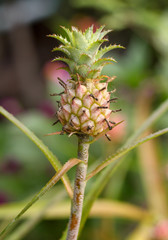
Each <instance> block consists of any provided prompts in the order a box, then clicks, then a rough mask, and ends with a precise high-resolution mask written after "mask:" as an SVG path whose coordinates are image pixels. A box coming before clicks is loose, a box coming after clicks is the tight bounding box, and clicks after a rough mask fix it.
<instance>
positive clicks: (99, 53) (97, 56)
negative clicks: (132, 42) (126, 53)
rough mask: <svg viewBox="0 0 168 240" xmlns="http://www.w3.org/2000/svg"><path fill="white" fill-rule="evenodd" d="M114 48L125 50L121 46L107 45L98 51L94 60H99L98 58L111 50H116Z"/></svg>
mask: <svg viewBox="0 0 168 240" xmlns="http://www.w3.org/2000/svg"><path fill="white" fill-rule="evenodd" d="M116 48H123V49H125V48H124V47H122V46H121V45H116V44H114V45H109V46H107V47H104V48H101V49H100V50H99V51H98V53H97V54H96V56H95V58H96V59H99V58H101V57H102V56H103V55H104V54H106V53H107V52H109V51H111V50H113V49H116Z"/></svg>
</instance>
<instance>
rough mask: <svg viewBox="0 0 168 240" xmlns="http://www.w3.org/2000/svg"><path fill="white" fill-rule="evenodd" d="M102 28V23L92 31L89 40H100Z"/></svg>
mask: <svg viewBox="0 0 168 240" xmlns="http://www.w3.org/2000/svg"><path fill="white" fill-rule="evenodd" d="M103 29H104V25H103V26H101V27H100V28H97V30H96V32H95V33H93V35H92V38H91V39H90V41H91V42H95V41H97V40H101V39H102V38H101V37H100V34H101V32H102V30H103Z"/></svg>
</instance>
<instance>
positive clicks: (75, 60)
mask: <svg viewBox="0 0 168 240" xmlns="http://www.w3.org/2000/svg"><path fill="white" fill-rule="evenodd" d="M62 28H63V30H64V31H65V32H66V34H67V38H64V37H62V36H61V35H57V34H52V35H49V37H53V38H55V39H57V40H59V41H60V42H61V43H62V44H61V45H60V46H59V47H55V48H54V49H53V51H61V52H63V53H64V54H65V55H66V57H57V58H55V59H54V60H53V61H63V62H65V63H66V64H67V65H68V66H69V72H70V74H71V77H72V79H74V80H75V79H79V77H80V79H81V80H83V81H84V80H85V79H93V78H97V77H99V75H100V74H101V70H102V68H103V66H104V65H106V64H110V63H113V62H116V61H115V59H114V58H112V57H108V58H102V57H103V56H104V55H105V54H106V53H107V52H109V51H111V50H113V49H116V48H124V47H122V46H120V45H116V44H114V45H109V46H105V47H101V48H100V46H101V45H102V43H104V42H107V41H108V39H106V38H104V36H105V35H106V34H107V33H109V32H111V30H104V26H101V27H100V28H98V29H97V30H96V31H95V32H94V31H93V25H92V26H91V27H89V28H88V29H86V31H85V32H82V31H80V30H78V29H77V28H76V27H72V30H69V29H68V28H66V27H62Z"/></svg>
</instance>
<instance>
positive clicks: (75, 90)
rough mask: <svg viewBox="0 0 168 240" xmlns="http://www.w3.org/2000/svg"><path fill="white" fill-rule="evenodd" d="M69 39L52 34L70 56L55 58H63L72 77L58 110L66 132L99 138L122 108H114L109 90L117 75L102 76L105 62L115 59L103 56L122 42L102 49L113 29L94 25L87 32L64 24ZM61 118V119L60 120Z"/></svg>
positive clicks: (63, 129)
mask: <svg viewBox="0 0 168 240" xmlns="http://www.w3.org/2000/svg"><path fill="white" fill-rule="evenodd" d="M62 28H63V29H64V31H65V32H66V34H67V38H63V37H62V36H60V35H56V34H53V35H49V36H50V37H53V38H56V39H57V40H59V41H60V42H61V43H62V45H60V46H59V47H56V48H54V49H53V51H61V52H63V53H64V54H65V55H66V57H57V58H55V59H54V60H53V61H63V62H65V63H66V64H67V65H68V66H69V71H70V74H71V79H69V80H68V83H67V84H65V83H64V82H63V81H62V80H61V79H59V80H60V84H61V85H62V87H63V88H64V92H63V93H61V100H60V107H59V109H58V111H57V117H58V121H60V122H61V124H62V125H63V128H62V133H64V132H65V133H68V134H70V135H71V134H73V133H75V134H87V135H90V136H93V137H96V136H97V135H98V134H100V133H103V132H106V131H108V130H109V129H110V130H111V129H112V126H111V124H113V122H110V121H109V118H110V114H111V113H112V112H115V111H118V110H115V111H114V110H110V109H109V106H110V102H111V101H113V100H115V99H116V98H112V99H110V95H111V92H108V90H107V87H108V82H110V81H111V80H113V79H114V78H109V77H108V76H101V70H102V68H103V66H104V65H105V64H109V63H113V62H115V60H114V59H113V58H102V56H103V55H104V54H105V53H107V52H108V51H110V50H112V49H115V48H122V47H121V46H120V45H109V46H108V47H104V48H100V46H101V44H102V43H104V42H106V41H108V40H107V39H106V38H104V36H105V35H106V34H107V33H108V32H109V31H105V30H103V29H104V26H102V27H100V28H99V29H97V30H96V32H93V26H92V27H89V28H88V29H87V30H86V31H85V32H81V31H79V30H78V29H77V28H75V27H72V30H71V31H70V30H69V29H67V28H65V27H62ZM58 121H57V122H58Z"/></svg>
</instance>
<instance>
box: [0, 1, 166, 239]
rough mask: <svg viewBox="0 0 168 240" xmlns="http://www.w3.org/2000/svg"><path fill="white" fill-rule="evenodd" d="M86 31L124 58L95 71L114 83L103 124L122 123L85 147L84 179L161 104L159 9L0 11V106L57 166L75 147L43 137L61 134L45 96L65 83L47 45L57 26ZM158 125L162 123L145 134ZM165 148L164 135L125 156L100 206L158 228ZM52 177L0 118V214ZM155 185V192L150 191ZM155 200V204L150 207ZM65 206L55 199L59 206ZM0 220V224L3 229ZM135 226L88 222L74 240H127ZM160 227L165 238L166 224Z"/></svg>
mask: <svg viewBox="0 0 168 240" xmlns="http://www.w3.org/2000/svg"><path fill="white" fill-rule="evenodd" d="M92 24H93V25H94V26H95V29H96V27H98V26H100V25H105V26H106V28H108V29H113V31H112V32H111V33H109V34H108V39H109V42H110V43H111V44H115V43H116V44H121V45H122V46H124V47H126V49H125V50H123V49H118V50H114V51H112V52H110V53H109V55H111V56H113V57H114V58H115V59H116V60H117V62H118V63H117V64H114V65H108V66H106V67H104V69H103V72H102V73H103V74H106V75H109V76H114V75H115V76H117V79H116V80H115V81H113V83H112V84H111V85H110V87H109V88H110V89H114V88H116V89H117V91H116V93H115V95H116V97H119V101H118V102H117V104H116V105H115V108H118V107H119V108H122V112H121V113H116V114H114V116H113V119H112V120H113V121H121V120H124V123H122V124H121V125H119V126H118V127H116V129H114V130H113V131H112V132H111V133H110V135H111V138H112V142H108V141H107V139H105V138H104V137H103V138H101V139H100V140H98V141H97V142H96V143H94V144H93V145H92V146H91V150H90V159H89V168H90V169H93V168H94V166H95V165H96V164H98V163H99V162H101V161H102V160H104V159H105V158H106V156H108V155H109V154H111V153H113V152H114V151H115V150H116V149H117V148H118V147H119V146H120V145H121V144H122V143H124V142H125V140H126V139H127V137H128V136H129V135H130V134H131V133H133V132H134V130H135V129H137V128H138V126H139V125H140V124H141V123H142V122H143V121H144V120H145V119H146V118H147V117H148V116H149V115H150V114H151V113H152V111H153V110H154V109H156V108H157V107H158V106H159V104H161V103H162V102H163V101H164V100H165V99H167V98H168V2H167V0H153V1H144V0H134V1H133V0H127V1H124V0H92V1H91V0H67V1H66V0H48V1H45V0H29V1H26V0H18V1H15V0H11V1H10V0H8V1H7V0H4V1H3V0H1V1H0V105H2V106H3V107H4V108H5V109H7V110H8V111H9V112H11V113H13V114H14V115H15V116H16V117H17V118H18V119H19V120H21V121H22V122H23V123H24V124H25V125H26V126H28V127H29V128H30V129H31V130H32V131H33V132H34V133H35V134H36V135H37V136H38V137H40V138H41V139H42V140H43V141H44V142H45V143H46V144H47V145H48V146H49V148H50V149H51V150H53V152H54V153H55V154H56V156H57V157H58V158H59V160H60V161H61V162H62V163H64V162H66V161H67V160H68V159H70V158H71V157H76V152H77V147H76V144H77V140H76V137H75V136H73V137H71V138H68V137H67V136H50V137H46V136H44V135H45V134H47V133H51V132H55V131H59V130H60V128H61V126H59V125H57V126H52V123H53V122H54V121H55V120H56V117H55V112H56V108H57V107H58V106H57V103H56V98H53V97H50V93H54V92H60V91H61V88H60V86H59V85H58V82H57V77H60V78H62V79H66V78H67V77H68V73H67V72H66V71H65V70H62V69H59V68H60V66H62V64H63V63H61V62H59V63H51V60H52V59H53V58H54V57H55V53H52V52H51V50H52V48H53V47H55V46H58V44H59V43H58V42H57V41H56V40H53V39H50V38H47V37H46V35H48V34H50V33H61V34H62V30H61V28H60V25H63V26H67V27H70V26H71V25H73V26H77V27H78V28H80V29H82V30H85V29H86V28H87V27H88V26H91V25H92ZM57 54H59V53H57ZM167 125H168V113H166V114H164V116H163V117H162V118H161V119H159V121H158V122H157V123H156V124H155V125H154V126H153V128H152V129H150V130H149V132H153V131H154V130H157V129H161V128H164V127H167ZM167 146H168V136H167V135H165V136H163V137H160V138H159V139H157V140H155V141H152V142H151V143H150V144H146V145H145V146H144V147H143V146H142V147H141V148H138V149H137V150H136V151H133V152H131V153H130V154H129V155H127V156H126V157H125V159H124V162H123V164H122V165H121V166H120V168H119V169H118V170H117V171H116V172H115V174H114V176H113V177H112V178H111V179H110V181H109V183H108V185H107V186H106V188H105V189H104V191H103V193H102V194H101V198H104V199H107V200H116V201H121V202H127V203H131V204H134V205H136V206H140V207H142V208H144V209H150V208H153V209H154V208H155V210H156V212H157V221H160V219H161V220H162V219H163V220H165V219H167V213H166V210H165V209H166V207H167V204H165V202H166V201H167V192H168V191H167V190H168V148H167ZM74 173H75V168H74V169H72V170H71V171H70V172H69V176H70V178H71V179H73V178H74ZM53 175H54V170H53V169H52V167H51V165H50V164H49V163H48V161H47V159H46V158H45V157H44V156H43V155H42V153H41V152H40V151H39V150H38V149H37V147H36V146H35V145H34V144H33V143H32V142H31V141H30V140H29V139H27V137H26V136H25V135H23V133H21V132H20V131H19V130H18V129H17V128H16V127H15V126H13V125H12V124H11V123H10V122H8V121H7V120H5V119H4V118H3V117H2V116H0V204H1V205H2V207H3V206H5V205H3V204H9V203H11V202H12V203H13V202H20V201H25V202H26V200H28V199H29V198H30V197H31V196H32V195H33V194H35V193H36V192H38V191H39V190H40V189H41V188H42V187H43V186H44V185H45V183H46V182H47V181H48V180H49V179H50V178H51V177H52V176H53ZM150 176H152V177H153V178H152V177H151V178H150ZM151 179H152V180H151ZM153 179H154V180H153ZM158 179H159V180H158ZM93 181H96V177H94V178H93V179H91V180H90V181H89V182H88V185H87V189H86V191H89V189H90V188H91V184H92V182H93ZM155 183H157V184H159V190H158V191H157V190H156V188H155ZM152 186H153V187H152ZM60 188H62V189H63V185H62V183H58V184H57V186H56V187H54V191H51V193H49V194H48V196H46V197H45V199H46V200H49V199H50V198H52V197H53V196H54V195H55V194H56V193H57V194H58V195H59V194H60ZM158 195H159V196H161V197H160V199H161V200H160V199H159V200H158V202H157V201H156V203H153V202H155V201H153V199H157V197H158ZM66 198H67V196H66V194H64V195H63V197H62V199H66ZM155 204H156V205H155ZM156 208H157V209H156ZM4 218H5V217H4V216H2V215H0V220H1V222H2V223H4V221H3V220H4ZM67 221H68V219H67V217H56V219H45V220H43V221H41V222H40V223H39V224H38V225H37V226H36V227H35V228H33V229H32V230H31V232H30V233H29V234H27V235H26V236H25V237H24V239H25V240H27V239H31V240H34V239H36V240H38V239H40V240H43V239H50V240H52V239H59V237H60V236H61V233H62V231H63V230H64V228H65V226H66V223H67ZM137 224H138V222H137V221H131V220H127V219H122V218H115V217H112V216H111V217H108V216H104V217H97V218H96V217H94V218H91V219H89V220H88V221H87V224H86V226H85V228H84V231H83V233H82V235H81V237H80V239H81V240H85V239H97V240H108V239H109V240H110V239H116V240H120V239H126V238H127V237H128V236H129V235H130V234H131V232H133V231H134V229H136V226H137ZM166 226H167V227H166V229H167V232H168V224H167V225H166ZM56 236H57V237H56ZM130 239H131V238H130ZM149 239H168V234H167V238H161V237H160V235H157V234H152V233H151V237H150V238H149ZM141 240H143V239H142V238H141Z"/></svg>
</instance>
